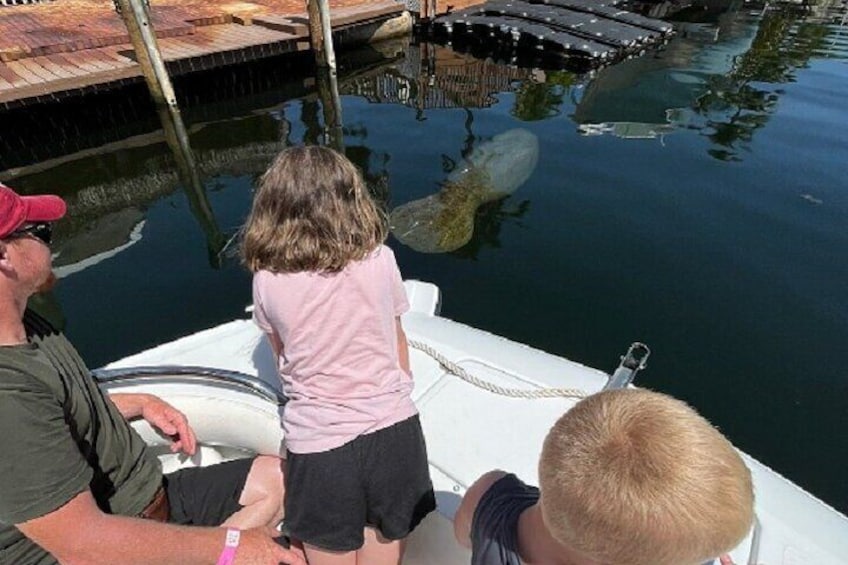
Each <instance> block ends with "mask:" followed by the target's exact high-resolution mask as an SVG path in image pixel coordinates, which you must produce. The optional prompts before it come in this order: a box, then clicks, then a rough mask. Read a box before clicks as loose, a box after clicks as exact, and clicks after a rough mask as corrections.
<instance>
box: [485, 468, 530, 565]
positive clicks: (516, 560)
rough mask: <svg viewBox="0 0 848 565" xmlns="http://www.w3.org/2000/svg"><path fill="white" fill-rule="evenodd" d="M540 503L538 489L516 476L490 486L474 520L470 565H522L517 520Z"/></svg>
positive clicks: (501, 479) (503, 478) (511, 475)
mask: <svg viewBox="0 0 848 565" xmlns="http://www.w3.org/2000/svg"><path fill="white" fill-rule="evenodd" d="M538 500H539V489H538V488H537V487H533V486H529V485H527V484H525V483H524V482H522V481H521V479H519V478H518V477H516V476H515V475H513V474H509V475H506V476H504V477H501V478H500V479H498V480H497V481H496V482H495V483H494V484H493V485H492V486H491V487H489V490H487V491H486V492H485V493H484V494H483V496H482V497H481V498H480V502H479V504H477V509H476V510H475V511H474V518H473V519H472V521H471V565H521V558H520V557H519V554H518V518H519V517H520V516H521V513H522V512H524V511H525V510H527V509H528V508H530V507H531V506H533V505H534V504H536V502H538Z"/></svg>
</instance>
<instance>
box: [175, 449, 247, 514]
mask: <svg viewBox="0 0 848 565" xmlns="http://www.w3.org/2000/svg"><path fill="white" fill-rule="evenodd" d="M251 466H253V459H252V458H250V459H236V460H234V461H227V462H226V463H219V464H217V465H210V466H209V467H188V468H185V469H180V470H178V471H174V472H173V473H170V474H168V475H165V477H164V479H163V480H162V484H163V485H164V487H165V491H166V492H167V494H168V505H169V506H170V512H171V517H170V519H169V520H168V521H169V522H172V523H174V524H192V525H195V526H220V525H221V524H222V523H223V522H224V521H225V520H226V519H227V518H229V517H230V516H231V515H232V514H234V513H235V512H238V511H239V510H241V508H242V506H241V504H239V499H240V498H241V491H242V490H244V484H245V483H246V482H247V475H248V474H249V473H250V468H251Z"/></svg>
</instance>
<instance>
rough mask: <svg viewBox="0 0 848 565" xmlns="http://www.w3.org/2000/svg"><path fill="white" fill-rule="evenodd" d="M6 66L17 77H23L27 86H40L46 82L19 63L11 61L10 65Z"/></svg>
mask: <svg viewBox="0 0 848 565" xmlns="http://www.w3.org/2000/svg"><path fill="white" fill-rule="evenodd" d="M6 66H8V67H9V69H11V70H12V72H14V73H15V74H16V75H18V76H19V77H21V78H22V79H23V80H24V81H25V82H26V84H39V83H42V82H44V80H43V79H42V78H41V77H39V76H38V75H36V74H35V73H33V72H32V71H30V70H29V69H27V68H26V67H25V66H23V65H21V64H20V62H18V61H9V62H8V63H6Z"/></svg>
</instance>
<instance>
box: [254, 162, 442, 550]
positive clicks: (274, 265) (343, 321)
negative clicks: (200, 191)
mask: <svg viewBox="0 0 848 565" xmlns="http://www.w3.org/2000/svg"><path fill="white" fill-rule="evenodd" d="M386 235H387V225H386V217H385V215H384V214H383V213H382V211H381V210H380V209H379V208H378V207H377V205H376V204H375V203H374V201H373V200H372V199H371V197H370V195H369V193H368V190H367V189H366V187H365V183H364V181H363V180H362V177H361V176H360V174H359V171H358V170H357V169H356V167H355V166H354V165H353V163H351V162H350V161H349V160H348V159H347V158H346V157H344V156H343V155H340V154H339V153H336V152H335V151H333V150H331V149H327V148H324V147H295V148H289V149H286V150H284V151H283V152H282V153H280V155H278V156H277V158H276V159H275V160H274V162H273V163H272V165H271V167H270V169H268V171H267V172H266V173H265V174H264V175H263V176H262V178H261V180H260V183H259V189H258V191H257V194H256V197H255V199H254V202H253V209H252V210H251V213H250V217H249V218H248V221H247V225H246V226H245V232H244V240H243V248H242V254H243V259H244V262H245V264H246V265H247V267H248V268H249V269H250V271H251V272H253V274H254V275H253V302H254V306H255V310H254V319H255V321H256V323H257V325H258V326H259V327H260V328H262V330H263V331H264V332H265V333H266V334H267V335H268V339H269V340H270V343H271V347H272V349H273V351H274V353H275V355H276V357H277V360H278V367H279V371H280V377H281V379H282V383H283V391H284V392H285V394H286V396H287V397H288V398H289V402H288V404H286V407H285V410H284V411H283V429H284V431H285V437H286V447H287V457H286V458H287V468H286V470H287V472H286V476H285V477H286V478H285V481H286V485H285V486H286V501H285V515H286V525H287V527H288V529H289V531H290V533H291V535H292V537H293V538H296V539H298V540H300V541H302V542H303V543H304V548H305V550H306V556H307V558H308V560H309V563H310V564H311V565H324V564H351V565H353V564H356V563H359V564H360V565H366V564H367V565H382V564H389V563H391V564H396V563H399V562H400V560H401V556H402V554H403V545H402V540H403V539H404V538H405V537H406V536H407V535H408V534H409V533H410V532H411V531H412V530H413V529H414V528H415V527H416V526H417V525H418V523H419V522H420V521H421V520H422V519H423V518H424V516H426V515H427V514H428V513H429V512H431V511H432V510H433V509H434V508H435V497H434V495H433V487H432V483H431V482H430V475H429V468H428V465H427V451H426V447H425V445H424V436H423V434H422V432H421V424H420V422H419V420H418V411H417V410H416V408H415V405H414V404H413V402H412V399H411V396H410V395H411V392H412V375H411V374H410V370H409V350H408V348H407V342H406V335H405V334H404V332H403V328H402V327H401V322H400V315H401V314H403V313H404V312H406V311H407V310H408V309H409V303H408V302H407V299H406V294H405V292H404V288H403V283H402V281H401V277H400V272H399V271H398V267H397V263H396V262H395V258H394V254H393V253H392V251H391V250H390V249H389V248H388V247H386V246H385V245H383V242H384V241H385V239H386Z"/></svg>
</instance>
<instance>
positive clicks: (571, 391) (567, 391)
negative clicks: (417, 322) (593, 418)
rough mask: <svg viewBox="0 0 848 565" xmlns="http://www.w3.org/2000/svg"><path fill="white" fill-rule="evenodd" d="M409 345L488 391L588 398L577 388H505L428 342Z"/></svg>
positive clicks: (539, 396)
mask: <svg viewBox="0 0 848 565" xmlns="http://www.w3.org/2000/svg"><path fill="white" fill-rule="evenodd" d="M408 341H409V346H410V347H413V348H415V349H417V350H419V351H422V352H424V353H426V354H427V355H429V356H430V357H432V358H433V359H435V360H436V361H437V362H438V363H439V365H441V366H442V367H444V368H445V369H446V370H447V371H448V372H449V373H451V374H453V375H456V376H457V377H459V378H460V379H462V380H463V381H465V382H467V383H468V384H471V385H474V386H476V387H478V388H482V389H483V390H486V391H488V392H493V393H495V394H499V395H501V396H509V397H511V398H560V397H562V398H586V396H588V395H587V394H586V392H584V391H582V390H580V389H577V388H537V389H529V390H528V389H521V388H505V387H502V386H498V385H496V384H492V383H490V382H488V381H484V380H483V379H481V378H478V377H475V376H474V375H472V374H470V373H468V371H466V370H465V369H463V368H462V367H460V366H459V365H457V364H456V363H454V362H453V361H451V360H450V359H448V358H447V357H445V356H444V355H442V354H441V353H439V352H438V351H436V350H435V349H434V348H432V347H430V346H429V345H427V344H426V343H422V342H420V341H415V340H408Z"/></svg>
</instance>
